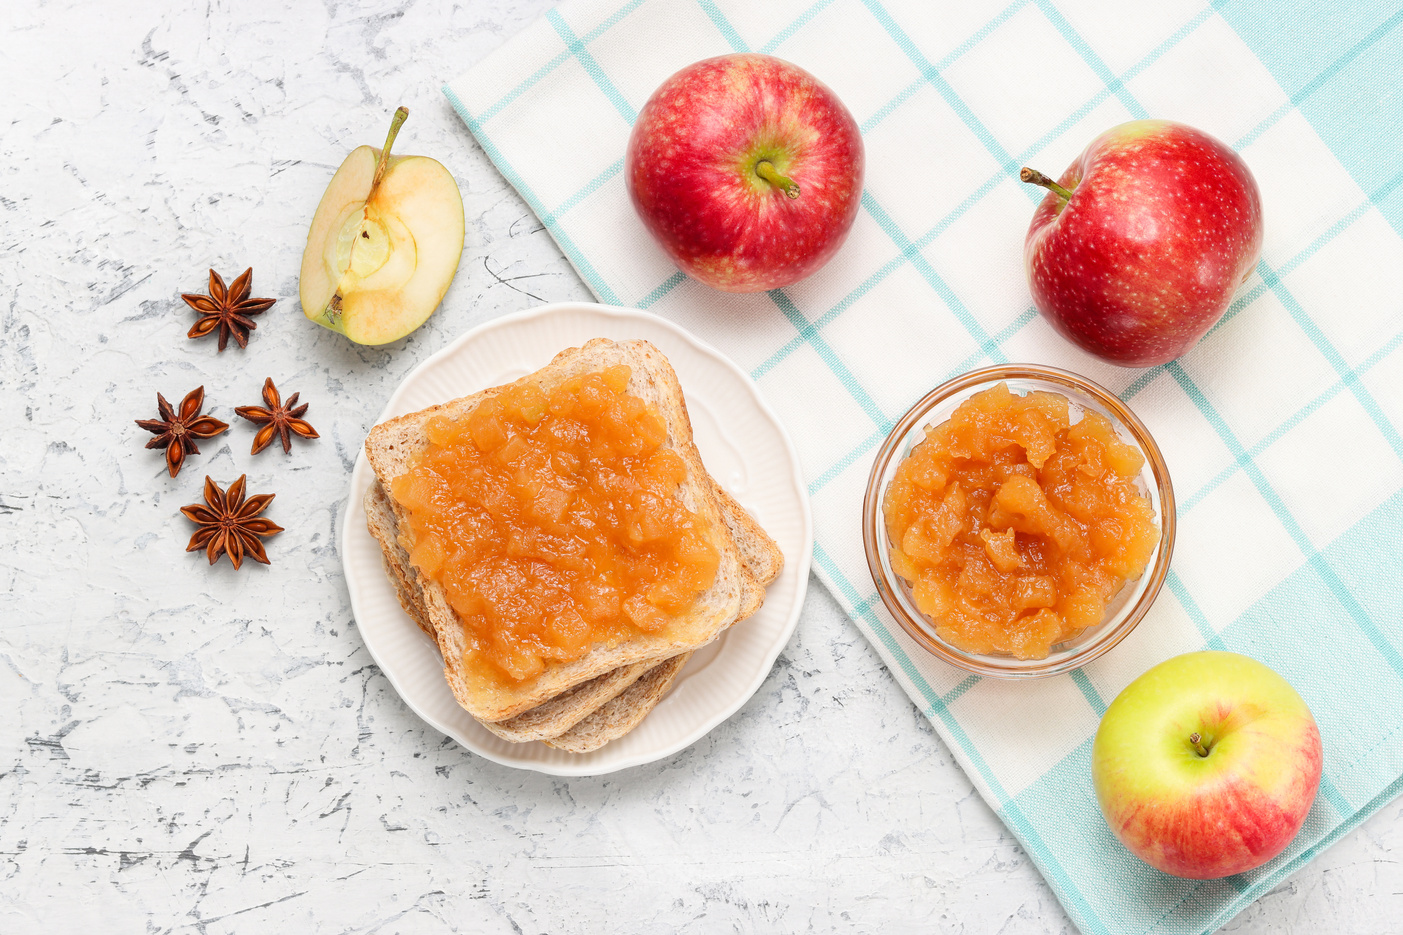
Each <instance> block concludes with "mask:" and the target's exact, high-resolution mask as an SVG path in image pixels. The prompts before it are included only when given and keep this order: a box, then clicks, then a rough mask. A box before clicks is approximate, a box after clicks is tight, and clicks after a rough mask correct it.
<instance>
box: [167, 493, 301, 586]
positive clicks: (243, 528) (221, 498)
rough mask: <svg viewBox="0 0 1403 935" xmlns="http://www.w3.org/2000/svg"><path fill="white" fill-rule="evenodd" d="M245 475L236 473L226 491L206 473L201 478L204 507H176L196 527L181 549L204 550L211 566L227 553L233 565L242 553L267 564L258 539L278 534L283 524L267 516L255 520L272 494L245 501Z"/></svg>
mask: <svg viewBox="0 0 1403 935" xmlns="http://www.w3.org/2000/svg"><path fill="white" fill-rule="evenodd" d="M247 477H248V475H247V474H243V475H240V477H239V479H238V480H236V481H234V483H232V484H230V485H229V490H228V491H227V492H226V491H222V490H220V489H219V485H218V484H216V483H215V482H214V481H212V480H210V478H209V477H208V476H206V477H205V503H206V504H207V506H201V505H200V504H198V503H192V504H190V505H189V506H183V507H181V508H180V512H181V513H184V514H185V518H186V519H188V520H190V521H191V522H193V523H196V524H198V525H199V527H200V528H199V529H197V530H195V534H194V535H193V536H191V537H190V544H189V545H188V546H186V547H185V551H187V552H193V551H195V550H196V549H204V550H205V554H206V555H208V556H209V563H210V564H211V565H213V564H214V563H215V561H216V560H218V558H219V556H220V555H221V554H224V555H228V556H229V561H230V562H232V563H233V565H234V567H235V568H238V567H239V566H240V565H241V564H243V560H244V556H248V557H250V558H252V559H253V560H254V561H258V562H262V563H263V564H265V565H268V564H271V563H270V562H269V561H268V553H267V552H265V551H263V543H261V542H259V541H258V539H259V537H260V536H272V535H275V534H277V533H280V532H282V531H283V527H281V526H279V525H278V524H277V523H275V522H273V521H272V520H270V519H259V518H258V514H259V513H262V512H263V510H264V509H266V508H267V506H268V504H269V503H271V502H272V500H273V497H275V496H276V494H271V493H263V494H259V495H258V496H256V497H249V498H248V499H247V500H245V499H244V485H245V480H246V479H247Z"/></svg>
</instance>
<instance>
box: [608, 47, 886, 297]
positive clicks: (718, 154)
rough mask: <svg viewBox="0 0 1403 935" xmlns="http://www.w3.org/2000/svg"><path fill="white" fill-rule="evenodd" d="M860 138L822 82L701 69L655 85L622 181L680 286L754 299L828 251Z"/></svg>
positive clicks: (786, 66) (745, 59)
mask: <svg viewBox="0 0 1403 935" xmlns="http://www.w3.org/2000/svg"><path fill="white" fill-rule="evenodd" d="M864 164H865V163H864V154H863V147H862V135H861V133H860V132H859V130H858V127H857V122H856V121H855V120H853V117H852V114H851V113H849V112H848V109H847V108H846V107H844V106H843V103H842V101H840V100H839V99H838V97H837V95H835V94H834V93H833V91H832V90H831V89H829V88H828V86H826V85H825V84H823V82H821V81H819V80H818V79H817V78H815V77H814V76H813V75H811V74H809V73H808V72H807V71H805V70H804V69H802V68H800V67H798V66H797V65H793V64H791V63H789V62H786V61H784V60H782V59H778V58H775V57H773V56H770V55H758V54H750V53H745V54H736V55H722V56H719V57H717V58H710V59H705V60H703V61H700V62H695V63H693V64H691V65H688V66H687V67H686V68H683V69H682V70H681V71H679V72H677V73H676V74H674V75H673V76H672V77H670V78H668V79H667V80H666V81H664V82H663V83H662V85H661V86H659V88H658V89H657V90H656V91H655V92H654V93H653V95H652V97H650V98H649V99H648V102H647V103H646V104H644V105H643V109H642V110H641V111H640V112H639V115H638V120H637V121H636V122H635V123H634V126H633V132H632V134H631V135H630V137H629V141H628V148H627V151H626V154H625V162H624V181H625V184H626V185H627V188H628V193H629V197H630V198H631V199H632V201H633V205H634V207H635V208H636V209H637V211H638V216H639V217H640V218H641V219H642V221H643V224H644V226H645V227H646V228H647V229H648V231H649V233H651V234H652V235H653V237H654V238H655V239H656V240H657V242H658V243H659V245H661V246H662V248H663V250H665V251H666V252H667V254H668V256H669V257H670V258H671V259H672V261H673V262H674V263H675V264H676V265H677V267H678V268H679V269H681V270H682V271H683V272H684V273H686V274H687V275H688V276H691V277H693V278H694V279H697V280H699V281H700V282H703V283H705V284H707V285H708V286H711V287H713V288H715V289H719V290H722V291H724V292H760V291H763V290H767V289H775V288H779V287H781V286H787V285H789V284H791V283H794V282H797V281H798V280H800V279H802V278H804V277H805V276H808V275H809V274H811V273H813V272H814V271H815V270H817V269H818V268H819V267H821V266H823V264H824V263H827V262H828V260H829V259H830V258H831V257H832V256H833V254H834V253H836V252H837V250H838V248H839V247H840V246H841V245H842V243H843V241H844V239H845V238H846V237H847V235H848V231H849V230H850V229H851V228H852V225H853V220H854V219H855V218H856V217H857V211H858V207H859V204H860V202H861V198H862V177H863V169H864Z"/></svg>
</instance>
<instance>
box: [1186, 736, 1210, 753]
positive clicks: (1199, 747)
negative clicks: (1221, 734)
mask: <svg viewBox="0 0 1403 935" xmlns="http://www.w3.org/2000/svg"><path fill="white" fill-rule="evenodd" d="M1189 743H1190V744H1192V745H1193V748H1194V752H1195V753H1197V754H1198V755H1199V756H1207V755H1208V748H1207V747H1206V746H1204V744H1203V736H1202V735H1201V734H1199V733H1198V731H1194V732H1193V733H1192V734H1190V735H1189Z"/></svg>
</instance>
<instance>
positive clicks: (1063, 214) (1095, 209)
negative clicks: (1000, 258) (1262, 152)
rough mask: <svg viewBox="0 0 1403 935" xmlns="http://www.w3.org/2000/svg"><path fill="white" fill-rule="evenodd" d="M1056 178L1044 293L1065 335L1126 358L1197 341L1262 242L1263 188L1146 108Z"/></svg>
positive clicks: (1040, 292)
mask: <svg viewBox="0 0 1403 935" xmlns="http://www.w3.org/2000/svg"><path fill="white" fill-rule="evenodd" d="M1021 178H1022V179H1023V181H1025V182H1030V183H1033V184H1036V185H1040V186H1042V187H1043V188H1046V189H1047V190H1048V193H1047V195H1046V196H1045V197H1044V198H1043V200H1042V202H1041V204H1039V205H1038V208H1037V210H1036V211H1035V212H1034V214H1033V220H1032V223H1031V224H1030V225H1029V227H1028V236H1027V239H1026V240H1025V242H1024V253H1023V257H1024V266H1025V269H1026V272H1027V274H1028V285H1029V288H1030V290H1031V291H1032V293H1033V303H1034V304H1035V305H1036V306H1037V308H1038V311H1040V312H1041V313H1042V315H1043V317H1044V318H1046V319H1047V320H1048V322H1050V323H1051V324H1052V326H1053V327H1054V328H1055V329H1056V330H1057V331H1059V332H1060V333H1061V334H1062V335H1063V336H1064V337H1066V338H1067V339H1069V340H1070V341H1072V342H1073V343H1075V344H1077V345H1078V346H1080V347H1082V348H1083V349H1085V350H1087V351H1089V352H1090V353H1092V354H1095V355H1096V356H1098V357H1100V358H1102V359H1104V360H1107V361H1109V362H1111V363H1113V364H1119V365H1121V366H1125V367H1149V366H1152V365H1155V364H1162V363H1165V362H1167V361H1170V360H1173V359H1174V358H1176V357H1179V356H1180V355H1182V354H1184V353H1185V352H1187V351H1188V350H1189V349H1191V348H1192V347H1193V346H1194V345H1195V344H1197V343H1198V341H1199V339H1200V338H1202V337H1203V336H1204V335H1205V334H1206V333H1207V332H1208V330H1209V329H1210V328H1212V327H1213V325H1214V324H1215V323H1216V322H1217V321H1218V320H1219V319H1220V318H1222V316H1223V313H1224V312H1226V311H1227V308H1228V305H1229V304H1230V303H1231V301H1232V298H1233V294H1234V293H1235V292H1236V291H1237V289H1238V287H1239V286H1240V285H1241V284H1242V282H1243V281H1244V280H1245V279H1246V278H1247V276H1248V275H1249V274H1250V273H1251V272H1252V270H1253V268H1254V267H1255V266H1256V264H1257V260H1258V258H1259V257H1260V256H1261V252H1262V198H1261V193H1260V191H1259V190H1258V188H1257V183H1256V180H1255V179H1254V178H1253V177H1252V172H1251V170H1249V169H1248V168H1247V164H1246V163H1245V162H1243V160H1242V159H1241V157H1239V156H1238V155H1237V153H1235V152H1233V150H1232V148H1231V147H1229V146H1227V145H1226V144H1224V143H1222V142H1220V141H1219V140H1216V139H1214V138H1213V137H1212V136H1209V135H1208V134H1207V133H1204V132H1202V131H1201V130H1196V129H1194V128H1193V127H1189V126H1185V125H1183V124H1179V123H1173V122H1170V121H1167V120H1136V121H1132V122H1130V123H1125V124H1121V125H1120V126H1117V127H1113V128H1111V129H1110V130H1107V131H1106V132H1105V133H1102V134H1101V135H1100V136H1098V137H1097V138H1096V139H1095V140H1093V141H1092V143H1091V145H1090V146H1088V147H1087V148H1086V150H1085V152H1083V153H1082V154H1081V155H1080V156H1079V157H1077V159H1076V161H1074V162H1073V163H1072V164H1071V166H1070V167H1068V169H1067V171H1066V172H1064V173H1062V176H1061V177H1060V178H1059V179H1056V180H1054V179H1052V178H1050V177H1048V176H1046V175H1043V174H1042V173H1041V172H1038V171H1036V170H1033V169H1028V168H1025V169H1023V171H1022V173H1021Z"/></svg>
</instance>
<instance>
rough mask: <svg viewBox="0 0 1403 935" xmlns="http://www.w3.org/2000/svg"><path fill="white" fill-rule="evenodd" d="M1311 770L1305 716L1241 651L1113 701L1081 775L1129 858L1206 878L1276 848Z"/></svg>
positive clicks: (1293, 823)
mask: <svg viewBox="0 0 1403 935" xmlns="http://www.w3.org/2000/svg"><path fill="white" fill-rule="evenodd" d="M1194 733H1198V734H1199V735H1200V743H1201V745H1202V746H1203V748H1204V749H1205V750H1207V751H1208V755H1207V756H1201V755H1200V754H1199V753H1198V752H1197V750H1196V749H1195V748H1194V745H1193V744H1192V743H1191V742H1190V736H1191V735H1192V734H1194ZM1321 763H1322V753H1321V747H1320V731H1319V729H1318V728H1317V727H1316V724H1315V718H1314V717H1313V716H1312V715H1311V713H1310V708H1308V707H1306V703H1305V702H1304V701H1303V700H1302V699H1301V696H1300V695H1298V694H1297V693H1296V691H1295V689H1293V688H1292V687H1291V685H1290V684H1289V683H1288V682H1287V681H1286V680H1285V679H1283V678H1282V677H1281V676H1280V675H1277V674H1276V673H1275V672H1273V671H1272V670H1271V669H1269V668H1268V667H1267V666H1265V665H1263V664H1262V663H1260V662H1257V661H1256V660H1255V659H1251V658H1249V657H1247V656H1242V655H1239V654H1237V653H1229V652H1196V653H1186V654H1184V655H1182V656H1176V657H1174V658H1173V659H1169V660H1167V661H1165V662H1162V663H1160V664H1159V665H1157V666H1155V667H1154V668H1152V669H1150V670H1149V671H1148V672H1146V673H1145V674H1144V675H1141V676H1140V677H1139V678H1138V679H1136V680H1135V681H1133V682H1131V683H1130V684H1129V685H1128V686H1126V688H1125V690H1124V691H1122V692H1121V693H1120V694H1119V695H1118V696H1116V699H1115V701H1113V702H1112V703H1111V706H1110V707H1109V708H1107V709H1106V713H1105V715H1104V716H1102V718H1101V726H1100V728H1099V729H1098V730H1097V731H1096V739H1095V741H1094V742H1093V744H1092V754H1091V777H1092V782H1093V784H1094V785H1095V787H1096V798H1097V801H1099V802H1100V804H1101V811H1102V812H1103V813H1104V814H1105V816H1106V822H1107V824H1109V825H1110V827H1111V831H1113V832H1114V833H1115V835H1116V837H1118V838H1119V839H1120V841H1121V843H1122V844H1124V845H1125V846H1126V847H1127V848H1128V849H1129V850H1130V852H1131V853H1132V854H1134V855H1135V856H1137V857H1139V858H1140V859H1141V860H1143V861H1145V862H1146V863H1148V864H1150V865H1151V866H1152V867H1156V868H1158V869H1160V870H1163V871H1164V872H1165V873H1170V874H1173V875H1174V876H1178V877H1189V878H1191V879H1196V880H1212V879H1217V878H1219V877H1225V876H1230V875H1232V874H1234V873H1242V872H1243V871H1245V870H1251V869H1252V868H1253V867H1258V866H1260V865H1262V864H1264V863H1266V862H1267V861H1268V860H1270V859H1272V858H1273V857H1275V856H1276V855H1277V854H1279V853H1281V851H1282V850H1283V849H1284V848H1285V847H1286V845H1287V844H1289V843H1290V842H1291V839H1292V838H1294V837H1295V836H1296V832H1298V831H1300V829H1301V825H1302V824H1303V823H1304V822H1305V820H1306V815H1307V814H1308V813H1309V812H1310V807H1311V803H1312V802H1314V801H1315V793H1316V789H1317V787H1318V786H1319V785H1320V769H1321Z"/></svg>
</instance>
